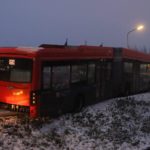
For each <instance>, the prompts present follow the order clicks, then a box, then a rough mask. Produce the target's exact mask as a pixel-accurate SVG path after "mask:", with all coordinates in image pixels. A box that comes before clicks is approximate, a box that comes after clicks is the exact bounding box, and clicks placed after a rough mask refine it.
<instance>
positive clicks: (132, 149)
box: [0, 93, 150, 150]
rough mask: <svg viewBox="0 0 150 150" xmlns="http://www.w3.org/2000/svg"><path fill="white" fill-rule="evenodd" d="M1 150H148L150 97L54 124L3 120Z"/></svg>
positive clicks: (110, 104) (99, 107) (103, 106)
mask: <svg viewBox="0 0 150 150" xmlns="http://www.w3.org/2000/svg"><path fill="white" fill-rule="evenodd" d="M0 149H1V150H4V149H6V150H9V149H10V150H13V149H14V150H47V149H48V150H116V149H118V150H148V149H150V93H146V94H140V95H136V96H131V97H127V98H118V99H111V100H108V101H105V102H102V103H99V104H97V105H94V106H90V107H87V108H85V109H84V110H83V111H82V112H81V113H78V114H74V115H73V114H66V115H63V116H61V117H59V118H57V119H53V120H50V119H45V120H40V121H38V120H37V121H32V122H29V123H27V121H26V119H24V120H20V119H16V118H15V117H13V118H5V119H4V118H0Z"/></svg>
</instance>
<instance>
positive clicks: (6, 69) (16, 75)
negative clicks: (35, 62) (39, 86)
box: [0, 58, 32, 83]
mask: <svg viewBox="0 0 150 150" xmlns="http://www.w3.org/2000/svg"><path fill="white" fill-rule="evenodd" d="M31 74H32V60H31V59H24V58H13V59H12V58H0V81H7V82H23V83H26V82H31Z"/></svg>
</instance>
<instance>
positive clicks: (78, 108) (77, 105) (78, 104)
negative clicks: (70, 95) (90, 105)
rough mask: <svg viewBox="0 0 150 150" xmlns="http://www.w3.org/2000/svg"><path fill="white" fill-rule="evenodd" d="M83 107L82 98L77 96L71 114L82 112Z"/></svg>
mask: <svg viewBox="0 0 150 150" xmlns="http://www.w3.org/2000/svg"><path fill="white" fill-rule="evenodd" d="M83 106H84V98H83V96H78V97H77V98H76V99H75V104H74V110H73V112H75V113H77V112H80V111H81V110H82V108H83Z"/></svg>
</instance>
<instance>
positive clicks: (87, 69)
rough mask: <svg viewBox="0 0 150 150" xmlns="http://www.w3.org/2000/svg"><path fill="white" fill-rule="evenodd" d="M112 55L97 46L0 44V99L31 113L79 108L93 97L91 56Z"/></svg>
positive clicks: (107, 56) (110, 56)
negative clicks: (34, 46)
mask: <svg viewBox="0 0 150 150" xmlns="http://www.w3.org/2000/svg"><path fill="white" fill-rule="evenodd" d="M112 56H113V54H112V48H100V47H85V46H79V47H69V46H68V47H65V46H59V45H49V46H48V48H47V47H46V46H45V45H44V46H43V47H38V48H24V47H15V48H0V91H2V92H1V93H0V102H1V103H2V104H3V105H4V104H8V105H7V107H10V108H11V109H14V110H19V111H26V112H29V113H30V116H31V117H37V116H40V115H46V114H53V113H61V112H66V111H72V110H74V111H75V110H76V109H80V107H81V105H82V103H83V100H84V101H85V100H86V101H88V100H90V99H93V101H94V99H95V97H96V90H95V88H96V87H95V77H96V76H95V70H96V64H95V60H98V59H101V60H102V61H104V59H112ZM81 102H82V103H81Z"/></svg>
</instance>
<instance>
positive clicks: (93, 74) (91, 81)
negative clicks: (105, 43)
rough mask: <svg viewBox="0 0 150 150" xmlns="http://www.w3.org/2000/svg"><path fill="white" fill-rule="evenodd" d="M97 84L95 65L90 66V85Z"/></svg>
mask: <svg viewBox="0 0 150 150" xmlns="http://www.w3.org/2000/svg"><path fill="white" fill-rule="evenodd" d="M94 82H95V64H89V65H88V83H94Z"/></svg>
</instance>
